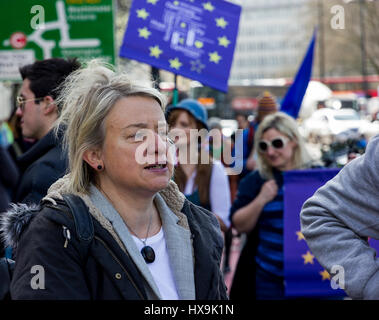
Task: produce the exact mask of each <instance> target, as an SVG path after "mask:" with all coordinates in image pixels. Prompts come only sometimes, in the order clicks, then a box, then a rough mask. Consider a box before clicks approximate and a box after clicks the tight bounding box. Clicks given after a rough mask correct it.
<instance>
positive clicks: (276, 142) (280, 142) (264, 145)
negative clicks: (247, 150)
mask: <svg viewBox="0 0 379 320" xmlns="http://www.w3.org/2000/svg"><path fill="white" fill-rule="evenodd" d="M288 141H289V139H288V138H284V137H278V138H274V139H272V140H271V141H267V140H261V141H259V143H258V148H259V151H261V152H267V150H268V147H270V146H271V147H272V148H274V149H282V148H284V147H285V145H286V144H287V142H288Z"/></svg>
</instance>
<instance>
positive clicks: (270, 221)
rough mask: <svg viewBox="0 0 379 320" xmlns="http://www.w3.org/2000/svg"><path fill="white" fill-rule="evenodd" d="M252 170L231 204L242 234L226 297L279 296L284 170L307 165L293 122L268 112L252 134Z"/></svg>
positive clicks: (307, 161) (301, 143)
mask: <svg viewBox="0 0 379 320" xmlns="http://www.w3.org/2000/svg"><path fill="white" fill-rule="evenodd" d="M254 146H255V148H256V149H255V152H256V153H257V165H258V167H257V170H256V171H254V172H251V173H250V174H249V175H247V176H246V177H245V178H244V179H243V180H241V182H240V184H239V188H238V193H237V198H236V200H235V201H234V203H233V205H232V209H231V216H230V218H231V221H232V224H233V226H234V227H235V228H236V230H237V231H238V232H240V233H246V234H247V241H246V243H245V245H244V248H243V250H242V252H241V255H240V258H239V262H238V265H237V270H236V273H235V277H234V280H233V286H232V288H231V294H230V297H231V299H251V298H253V299H257V300H265V299H283V298H284V277H283V190H282V188H283V172H284V171H288V170H293V169H300V168H305V167H309V166H310V162H311V158H310V156H309V154H308V152H307V150H306V147H305V142H304V140H303V138H302V137H301V135H300V133H299V131H298V127H297V123H296V121H295V120H294V119H293V118H291V117H289V116H287V115H286V114H284V113H282V112H277V113H274V114H272V115H269V116H267V117H266V118H265V119H264V120H263V121H262V122H261V124H260V125H259V127H258V130H257V132H256V135H255V143H254Z"/></svg>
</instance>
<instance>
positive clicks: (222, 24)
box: [215, 17, 228, 29]
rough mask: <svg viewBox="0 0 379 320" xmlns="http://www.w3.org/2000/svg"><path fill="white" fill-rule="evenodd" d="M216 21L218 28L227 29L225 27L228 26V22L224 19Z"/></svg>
mask: <svg viewBox="0 0 379 320" xmlns="http://www.w3.org/2000/svg"><path fill="white" fill-rule="evenodd" d="M215 20H216V25H217V27H220V28H223V29H225V27H226V26H227V24H228V21H226V20H225V19H224V17H220V18H217V19H215Z"/></svg>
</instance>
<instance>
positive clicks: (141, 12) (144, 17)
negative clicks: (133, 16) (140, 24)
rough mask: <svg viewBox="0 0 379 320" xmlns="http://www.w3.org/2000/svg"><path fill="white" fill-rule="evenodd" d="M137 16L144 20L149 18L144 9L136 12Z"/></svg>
mask: <svg viewBox="0 0 379 320" xmlns="http://www.w3.org/2000/svg"><path fill="white" fill-rule="evenodd" d="M137 16H138V18H142V19H143V20H145V19H146V18H147V17H148V16H149V13H148V12H147V11H146V10H145V9H139V10H137Z"/></svg>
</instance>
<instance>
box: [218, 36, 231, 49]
mask: <svg viewBox="0 0 379 320" xmlns="http://www.w3.org/2000/svg"><path fill="white" fill-rule="evenodd" d="M217 39H218V45H219V46H223V47H225V48H227V47H228V45H229V44H230V41H229V40H228V38H227V37H225V36H223V37H218V38H217Z"/></svg>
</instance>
